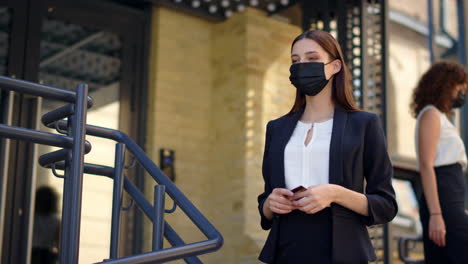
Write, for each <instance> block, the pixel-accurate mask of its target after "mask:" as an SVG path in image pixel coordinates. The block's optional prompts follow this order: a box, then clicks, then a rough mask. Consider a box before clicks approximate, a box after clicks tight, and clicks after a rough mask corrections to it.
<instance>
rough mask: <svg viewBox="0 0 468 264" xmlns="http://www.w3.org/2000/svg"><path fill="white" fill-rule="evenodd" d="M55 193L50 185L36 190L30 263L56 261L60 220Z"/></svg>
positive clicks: (43, 263) (42, 263) (45, 263)
mask: <svg viewBox="0 0 468 264" xmlns="http://www.w3.org/2000/svg"><path fill="white" fill-rule="evenodd" d="M57 207H58V204H57V194H56V193H55V192H54V190H53V189H52V188H51V187H48V186H43V187H40V188H39V189H38V190H37V191H36V207H35V215H34V232H33V246H32V255H31V263H32V264H36V263H41V264H49V263H54V264H55V263H57V259H58V244H59V243H58V242H59V235H60V220H59V218H58V216H57V211H58V210H57Z"/></svg>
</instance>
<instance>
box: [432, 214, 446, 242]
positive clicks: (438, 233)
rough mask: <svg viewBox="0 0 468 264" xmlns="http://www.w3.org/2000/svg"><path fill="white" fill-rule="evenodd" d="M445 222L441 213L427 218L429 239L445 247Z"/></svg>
mask: <svg viewBox="0 0 468 264" xmlns="http://www.w3.org/2000/svg"><path fill="white" fill-rule="evenodd" d="M445 235H446V230H445V222H444V218H442V215H440V214H437V215H431V218H430V220H429V239H431V240H432V241H433V242H434V243H435V244H436V245H437V246H439V247H445Z"/></svg>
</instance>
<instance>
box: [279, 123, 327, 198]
mask: <svg viewBox="0 0 468 264" xmlns="http://www.w3.org/2000/svg"><path fill="white" fill-rule="evenodd" d="M310 128H312V138H311V140H310V142H309V144H308V145H307V146H306V145H305V144H304V142H305V139H306V137H307V131H308V130H309V129H310ZM332 128H333V119H330V120H327V121H325V122H321V123H304V122H301V121H298V122H297V125H296V128H295V129H294V132H293V133H292V135H291V138H290V139H289V142H288V144H287V145H286V148H285V150H284V173H285V182H286V188H287V189H289V190H291V189H294V188H296V187H298V186H300V185H302V186H304V187H306V188H308V187H310V186H314V185H318V184H326V183H329V173H328V168H329V158H330V142H331V134H332Z"/></svg>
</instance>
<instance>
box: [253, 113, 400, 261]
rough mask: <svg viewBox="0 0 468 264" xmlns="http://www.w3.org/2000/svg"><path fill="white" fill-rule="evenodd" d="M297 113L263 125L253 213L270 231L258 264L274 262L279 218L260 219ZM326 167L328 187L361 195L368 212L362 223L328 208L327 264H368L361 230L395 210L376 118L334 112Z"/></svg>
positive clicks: (279, 176) (279, 180)
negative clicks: (260, 181) (259, 185)
mask: <svg viewBox="0 0 468 264" xmlns="http://www.w3.org/2000/svg"><path fill="white" fill-rule="evenodd" d="M303 112H304V109H302V110H301V111H298V112H295V113H292V114H288V115H285V116H283V117H280V118H278V119H276V120H273V121H270V122H269V123H268V125H267V130H266V140H265V152H264V156H263V167H262V172H263V178H264V180H265V191H264V192H263V193H262V194H260V195H259V196H258V210H259V212H260V216H261V226H262V228H263V229H265V230H268V229H270V228H271V230H270V233H269V235H268V238H267V241H266V243H265V246H264V248H263V250H262V252H261V253H260V257H259V259H260V260H261V261H263V262H267V263H271V262H273V261H274V258H275V252H276V245H277V240H278V234H279V232H278V230H279V227H280V225H279V223H280V221H281V215H277V214H275V215H274V217H273V219H272V220H268V219H267V218H266V217H265V216H264V215H263V210H262V209H263V203H264V202H265V200H266V198H267V197H268V195H269V194H270V193H271V192H272V190H273V189H274V188H284V187H285V179H284V149H285V147H286V144H287V143H288V141H289V139H290V137H291V134H292V133H293V131H294V128H295V127H296V123H297V121H298V120H299V118H300V117H301V116H302V114H303ZM329 162H330V166H329V168H330V169H329V173H330V176H329V182H330V183H332V184H338V185H341V186H344V187H346V188H348V189H351V190H354V191H357V192H360V193H364V194H365V195H366V196H367V200H368V207H369V216H367V217H366V216H362V215H359V214H357V213H355V212H353V211H351V210H349V209H347V208H345V207H342V206H340V205H338V204H334V203H333V204H332V205H331V210H332V221H333V223H332V233H333V234H332V241H333V242H332V243H333V247H332V248H333V249H332V260H333V263H362V262H366V261H373V260H375V259H376V256H375V252H374V248H373V247H372V244H371V241H370V239H369V234H368V232H367V228H366V225H367V226H371V225H378V224H385V223H387V222H389V221H391V220H392V219H393V218H394V217H395V215H396V213H397V210H398V207H397V203H396V200H395V192H394V190H393V187H392V183H391V178H392V177H393V168H392V165H391V163H390V159H389V157H388V153H387V149H386V143H385V136H384V132H383V129H382V126H381V124H380V121H379V118H378V116H377V115H375V114H372V113H368V112H363V111H357V112H345V111H343V110H340V109H338V108H336V109H335V113H334V119H333V130H332V136H331V143H330V161H329ZM364 181H366V184H365V183H364ZM364 186H365V192H364Z"/></svg>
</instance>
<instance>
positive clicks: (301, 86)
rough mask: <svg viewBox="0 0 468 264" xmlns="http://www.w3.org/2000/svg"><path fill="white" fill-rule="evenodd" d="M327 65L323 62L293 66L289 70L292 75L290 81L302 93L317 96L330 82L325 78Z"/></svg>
mask: <svg viewBox="0 0 468 264" xmlns="http://www.w3.org/2000/svg"><path fill="white" fill-rule="evenodd" d="M329 63H330V62H329ZM327 64H328V63H327ZM325 65H326V64H324V63H323V62H305V63H296V64H293V65H291V67H290V68H289V72H290V73H291V75H290V76H289V80H290V81H291V83H292V84H293V85H294V86H296V88H297V89H298V90H299V91H301V92H302V93H304V94H306V95H310V96H315V95H317V94H319V93H320V92H321V91H322V90H323V88H325V86H326V85H327V83H328V80H327V79H326V78H325V70H324V68H325Z"/></svg>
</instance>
